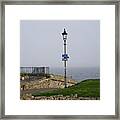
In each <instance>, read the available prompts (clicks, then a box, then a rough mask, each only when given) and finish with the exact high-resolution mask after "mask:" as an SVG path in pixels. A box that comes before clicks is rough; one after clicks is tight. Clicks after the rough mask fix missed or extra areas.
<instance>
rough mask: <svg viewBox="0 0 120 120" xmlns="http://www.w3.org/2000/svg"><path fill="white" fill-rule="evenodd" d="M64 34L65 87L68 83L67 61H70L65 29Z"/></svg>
mask: <svg viewBox="0 0 120 120" xmlns="http://www.w3.org/2000/svg"><path fill="white" fill-rule="evenodd" d="M62 36H63V42H64V54H62V61H64V85H65V88H66V87H67V83H66V74H67V72H66V69H67V61H68V58H69V57H68V54H67V41H66V40H67V32H66V30H65V29H64V32H63V33H62Z"/></svg>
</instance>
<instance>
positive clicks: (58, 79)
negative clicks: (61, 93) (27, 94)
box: [21, 76, 77, 90]
mask: <svg viewBox="0 0 120 120" xmlns="http://www.w3.org/2000/svg"><path fill="white" fill-rule="evenodd" d="M76 83H77V82H76V81H74V80H67V86H72V85H75V84H76ZM40 88H64V79H63V77H62V76H51V77H50V78H43V79H36V80H27V81H21V90H30V89H40Z"/></svg>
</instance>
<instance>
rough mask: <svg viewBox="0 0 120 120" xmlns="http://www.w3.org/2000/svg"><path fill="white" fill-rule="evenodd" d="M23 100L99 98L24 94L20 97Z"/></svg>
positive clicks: (92, 98)
mask: <svg viewBox="0 0 120 120" xmlns="http://www.w3.org/2000/svg"><path fill="white" fill-rule="evenodd" d="M21 99H23V100H100V97H78V96H77V94H75V95H74V96H63V95H55V96H49V97H47V96H37V97H35V96H32V95H31V94H24V95H23V96H22V98H21Z"/></svg>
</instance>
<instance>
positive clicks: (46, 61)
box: [20, 20, 100, 68]
mask: <svg viewBox="0 0 120 120" xmlns="http://www.w3.org/2000/svg"><path fill="white" fill-rule="evenodd" d="M64 28H66V31H67V33H68V39H67V53H68V55H69V56H70V58H69V60H68V62H67V66H68V67H69V68H72V67H78V68H79V67H81V68H83V67H93V68H94V67H97V68H99V67H100V21H99V20H77V21H76V20H73V21H71V20H44V21H41V20H22V21H21V22H20V66H21V67H22V66H26V67H27V66H48V67H51V68H62V67H63V61H62V54H63V39H62V35H61V33H62V32H63V29H64Z"/></svg>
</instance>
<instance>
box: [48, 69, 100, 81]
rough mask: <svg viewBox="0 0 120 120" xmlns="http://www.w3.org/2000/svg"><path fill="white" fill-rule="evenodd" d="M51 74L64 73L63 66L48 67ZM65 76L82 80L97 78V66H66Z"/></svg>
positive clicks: (98, 75) (98, 72)
mask: <svg viewBox="0 0 120 120" xmlns="http://www.w3.org/2000/svg"><path fill="white" fill-rule="evenodd" d="M50 73H51V74H58V75H64V69H63V68H50ZM67 77H72V79H74V80H78V81H82V80H85V79H97V78H98V79H99V78H100V69H99V68H67Z"/></svg>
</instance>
